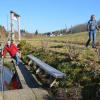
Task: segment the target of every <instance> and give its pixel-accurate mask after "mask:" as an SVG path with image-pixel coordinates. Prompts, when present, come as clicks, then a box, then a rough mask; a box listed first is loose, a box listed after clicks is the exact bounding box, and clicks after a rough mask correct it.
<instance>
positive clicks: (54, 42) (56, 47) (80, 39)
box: [27, 32, 100, 52]
mask: <svg viewBox="0 0 100 100" xmlns="http://www.w3.org/2000/svg"><path fill="white" fill-rule="evenodd" d="M87 40H88V33H87V32H83V33H76V34H68V35H64V36H55V37H46V36H39V37H38V36H37V37H33V38H32V39H27V42H28V43H29V44H31V45H32V46H33V47H35V48H46V49H48V50H53V51H58V52H66V48H68V47H74V48H84V47H85V43H86V41H87ZM97 43H99V44H100V33H97Z"/></svg>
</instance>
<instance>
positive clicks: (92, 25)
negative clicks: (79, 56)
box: [86, 15, 98, 48]
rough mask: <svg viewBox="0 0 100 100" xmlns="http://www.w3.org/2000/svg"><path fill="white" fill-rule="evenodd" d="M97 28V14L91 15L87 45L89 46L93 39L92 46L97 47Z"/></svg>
mask: <svg viewBox="0 0 100 100" xmlns="http://www.w3.org/2000/svg"><path fill="white" fill-rule="evenodd" d="M96 29H98V25H97V21H96V17H95V15H91V17H90V20H89V21H88V32H89V39H88V41H87V43H86V47H88V45H89V43H90V41H91V40H92V48H96Z"/></svg>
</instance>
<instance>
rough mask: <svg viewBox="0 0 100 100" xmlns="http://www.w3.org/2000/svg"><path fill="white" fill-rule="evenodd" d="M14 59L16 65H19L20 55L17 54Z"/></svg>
mask: <svg viewBox="0 0 100 100" xmlns="http://www.w3.org/2000/svg"><path fill="white" fill-rule="evenodd" d="M13 59H15V61H16V64H17V65H18V64H19V57H18V54H16V55H15V56H14V57H13Z"/></svg>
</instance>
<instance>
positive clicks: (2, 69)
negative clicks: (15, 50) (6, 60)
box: [0, 44, 4, 99]
mask: <svg viewBox="0 0 100 100" xmlns="http://www.w3.org/2000/svg"><path fill="white" fill-rule="evenodd" d="M0 50H1V59H0V67H1V68H0V69H1V92H2V98H3V99H4V84H3V82H4V81H3V78H4V67H3V57H2V52H3V50H2V44H1V48H0Z"/></svg>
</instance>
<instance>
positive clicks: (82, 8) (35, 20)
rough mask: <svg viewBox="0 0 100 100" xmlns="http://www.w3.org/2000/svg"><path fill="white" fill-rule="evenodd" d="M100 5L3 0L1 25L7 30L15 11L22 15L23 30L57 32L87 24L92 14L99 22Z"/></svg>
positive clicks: (93, 1) (86, 0)
mask: <svg viewBox="0 0 100 100" xmlns="http://www.w3.org/2000/svg"><path fill="white" fill-rule="evenodd" d="M99 5H100V0H1V2H0V25H3V26H5V27H6V28H7V22H9V20H8V21H7V16H8V18H9V12H10V10H13V11H15V12H17V13H18V14H20V15H21V28H22V29H24V28H25V29H26V30H27V31H29V32H35V30H36V29H37V30H38V31H39V32H48V31H55V30H59V29H63V28H65V26H67V27H68V28H69V27H70V26H71V25H72V26H74V25H77V24H80V23H84V22H87V21H88V20H89V17H90V15H91V14H95V15H96V17H97V20H99V19H100V6H99ZM9 26H10V25H9ZM15 26H16V25H15ZM9 29H10V28H9Z"/></svg>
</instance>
